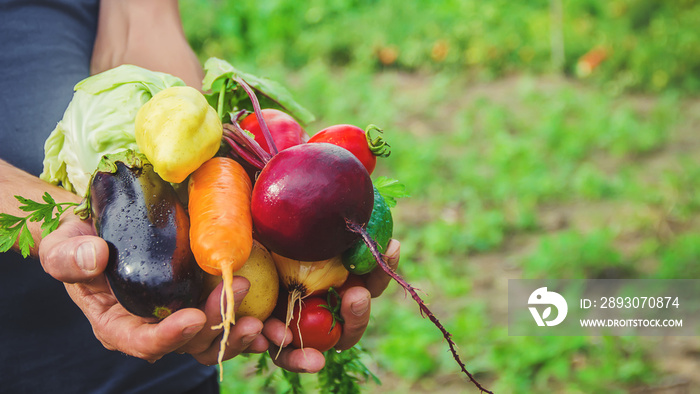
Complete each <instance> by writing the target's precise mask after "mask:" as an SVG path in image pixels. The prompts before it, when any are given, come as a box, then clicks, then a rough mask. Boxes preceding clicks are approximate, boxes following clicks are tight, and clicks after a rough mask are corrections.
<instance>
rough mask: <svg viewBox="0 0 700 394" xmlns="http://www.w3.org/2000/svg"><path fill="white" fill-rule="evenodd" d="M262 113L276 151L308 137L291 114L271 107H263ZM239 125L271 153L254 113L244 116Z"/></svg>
mask: <svg viewBox="0 0 700 394" xmlns="http://www.w3.org/2000/svg"><path fill="white" fill-rule="evenodd" d="M262 115H263V119H265V124H266V125H267V128H268V129H270V134H272V139H273V140H274V141H275V146H277V150H278V151H281V150H283V149H287V148H289V147H291V146H294V145H299V144H301V143H303V142H304V141H305V140H306V138H308V136H307V135H306V132H305V131H304V129H303V128H302V127H301V125H299V123H297V121H296V120H294V118H293V117H292V116H291V115H288V114H286V113H284V112H282V111H280V110H277V109H273V108H265V109H263V110H262ZM240 125H241V128H243V129H244V130H248V131H250V132H251V133H253V135H254V136H255V141H256V142H257V143H258V144H260V147H261V148H263V149H265V151H267V153H272V152H271V151H270V147H269V146H268V145H267V141H266V140H265V136H263V132H262V129H261V128H260V124H259V123H258V118H257V116H255V113H252V114H250V115H248V116H246V117H245V118H244V119H243V120H242V121H241V122H240Z"/></svg>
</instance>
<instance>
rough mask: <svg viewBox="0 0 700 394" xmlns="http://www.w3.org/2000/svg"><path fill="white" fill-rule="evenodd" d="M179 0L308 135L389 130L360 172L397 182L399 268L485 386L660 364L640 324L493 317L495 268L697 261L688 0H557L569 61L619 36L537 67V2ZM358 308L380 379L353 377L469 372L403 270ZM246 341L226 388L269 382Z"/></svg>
mask: <svg viewBox="0 0 700 394" xmlns="http://www.w3.org/2000/svg"><path fill="white" fill-rule="evenodd" d="M181 4H182V7H183V9H184V12H183V17H184V18H185V26H186V30H187V33H188V37H189V38H190V39H191V41H192V42H193V44H194V46H195V48H196V49H197V51H198V53H199V54H200V56H201V58H202V59H206V58H207V57H209V56H219V57H222V58H224V59H226V60H229V61H230V62H232V63H233V64H234V65H237V66H239V67H241V68H242V69H243V70H245V71H249V72H251V73H254V74H257V75H264V76H268V77H270V78H272V79H275V80H278V81H280V82H282V83H283V84H284V85H286V86H287V87H288V88H289V89H290V91H292V92H293V94H294V96H295V98H296V99H297V100H298V101H299V102H301V103H302V104H303V105H305V106H306V107H307V108H309V109H310V110H311V111H312V112H313V113H315V114H316V115H317V119H318V120H317V121H316V122H314V123H313V124H309V125H306V130H307V132H308V133H309V134H313V133H314V132H316V131H317V130H320V129H321V128H323V127H325V126H327V125H330V124H333V123H353V124H357V125H358V126H362V127H364V126H366V125H368V124H370V123H373V124H377V125H379V126H381V127H383V128H384V129H385V136H386V138H387V139H388V141H389V143H390V144H391V147H392V154H391V156H390V157H389V158H387V159H381V160H380V162H379V163H378V169H377V172H376V174H377V175H378V176H379V175H386V176H389V177H392V178H396V179H399V180H400V181H401V182H403V183H404V184H405V185H406V188H407V191H408V193H409V194H410V195H411V197H410V198H406V199H402V200H400V201H399V203H398V205H397V207H396V208H395V210H394V217H395V237H396V238H398V239H400V240H401V242H402V249H401V250H402V255H401V267H400V270H401V273H402V274H403V275H404V276H405V277H406V278H407V279H408V280H409V281H410V282H412V283H413V284H414V285H415V286H416V287H418V288H419V289H421V290H422V292H423V293H422V294H423V295H424V296H425V299H426V301H428V303H429V305H430V307H431V308H433V309H434V312H435V313H436V315H437V316H438V317H439V318H440V319H441V321H443V323H444V324H445V326H446V327H447V328H448V329H450V330H451V331H452V333H453V335H454V339H455V341H456V343H457V344H458V345H459V347H460V351H461V353H462V355H463V357H464V360H465V362H466V365H467V367H468V369H470V371H472V372H475V373H477V377H478V378H479V379H480V380H483V381H484V383H485V384H486V386H487V387H489V388H493V389H495V390H497V392H506V393H509V392H513V393H517V392H567V393H576V392H581V393H587V392H626V391H627V390H629V389H631V388H635V387H643V386H645V385H651V386H653V385H655V384H659V383H660V382H663V381H665V380H666V379H667V378H668V377H669V376H671V377H673V374H672V373H670V372H668V371H664V370H662V369H661V367H660V365H659V364H658V363H657V361H656V360H655V355H656V354H658V349H657V348H656V347H655V346H657V343H656V342H652V341H649V340H647V339H645V338H634V337H624V338H610V337H509V336H508V335H507V327H506V320H505V317H504V311H503V310H502V307H503V306H502V305H500V304H499V302H500V301H502V300H503V299H504V297H506V294H505V291H506V287H505V284H504V282H505V281H506V279H507V278H547V277H550V278H561V279H573V278H598V277H624V278H643V277H658V278H699V277H700V271H699V270H698V269H697V267H696V266H697V261H698V258H699V257H700V248H699V247H698V246H697V245H700V226H698V221H697V218H698V215H699V214H700V197H698V196H700V193H698V191H699V190H698V187H700V165H698V164H700V163H698V160H697V157H699V156H698V153H700V152H698V151H699V150H700V146H695V144H693V143H692V141H693V137H692V134H693V130H694V129H693V125H694V124H695V125H696V124H697V122H698V120H699V119H698V118H699V116H698V115H697V114H695V112H693V110H692V108H693V106H692V104H693V103H694V99H692V98H689V97H688V96H685V95H683V94H679V93H678V92H686V93H687V92H695V91H697V89H698V88H700V86H699V85H698V79H697V78H698V77H697V76H698V75H699V74H698V72H697V70H698V67H699V64H700V53H698V52H697V48H700V45H698V44H699V43H700V34H699V33H698V30H697V29H695V22H693V21H694V20H698V19H697V18H698V17H700V15H699V14H698V12H700V11H699V8H700V7H698V5H697V4H696V2H693V1H688V0H681V1H676V2H655V1H651V0H616V1H610V2H598V1H592V0H588V1H584V0H578V1H571V2H566V9H565V24H564V26H565V31H564V34H565V38H566V44H567V45H566V64H565V68H566V70H565V71H566V72H567V73H568V74H571V73H572V72H573V69H574V67H575V63H576V60H577V59H578V57H579V56H580V55H582V54H583V53H585V52H586V51H587V50H588V49H590V48H591V47H593V46H595V45H598V44H605V45H608V46H611V47H613V48H614V52H613V55H611V57H610V58H609V59H608V60H607V61H606V62H604V63H603V65H602V66H601V69H599V70H598V71H597V72H596V73H594V75H592V76H591V77H590V78H589V79H588V80H586V81H580V80H574V79H573V78H570V77H569V78H565V77H562V76H561V75H555V76H552V75H551V74H549V71H551V64H550V52H549V51H550V47H549V38H550V31H549V28H548V26H549V25H548V21H549V2H546V1H535V2H520V3H517V2H516V3H513V2H504V1H478V2H477V1H446V2H428V1H416V2H415V4H416V5H419V6H420V7H410V6H406V5H405V3H400V4H399V3H397V2H396V1H393V0H389V1H382V2H378V1H370V0H360V1H335V2H330V3H329V2H319V1H311V2H308V3H306V4H305V5H304V6H301V5H299V4H298V3H293V2H289V1H283V0H280V1H275V2H266V3H264V4H262V3H261V4H260V5H257V4H254V3H250V2H248V3H245V2H243V3H242V2H227V1H219V2H196V1H194V0H187V1H183V2H182V3H181ZM392 13H393V14H392ZM397 13H398V14H397ZM477 16H478V17H477ZM693 18H695V19H693ZM445 26H446V27H445ZM689 26H690V27H691V28H689ZM338 31H343V32H344V34H337V32H338ZM443 41H444V43H446V44H445V45H447V48H449V50H448V51H447V54H446V55H445V57H444V58H442V59H441V60H440V61H436V60H435V59H436V58H437V57H436V55H435V54H433V50H434V48H435V45H436V43H441V42H443ZM382 48H383V49H387V48H388V49H391V50H395V51H396V52H397V53H398V57H397V58H396V59H395V61H394V62H393V63H391V64H389V65H383V64H381V62H380V61H379V58H378V53H379V52H378V50H380V49H382ZM431 54H432V55H431ZM694 70H695V71H694ZM513 74H514V75H513ZM543 74H544V75H543ZM670 88H673V89H670ZM630 89H632V90H637V91H646V92H647V94H645V95H639V94H630ZM499 308H501V309H499ZM372 310H373V313H372V320H371V322H370V327H369V328H368V331H367V333H366V334H365V337H364V338H363V340H362V343H363V344H364V346H365V348H366V349H368V350H369V352H370V355H369V358H368V360H367V361H368V364H369V365H370V366H371V368H372V370H373V371H374V372H375V373H377V375H379V377H380V378H381V379H382V380H383V381H384V382H385V383H384V385H382V386H376V385H374V384H373V383H368V384H367V390H368V391H370V392H406V391H407V390H410V391H411V392H434V391H436V390H438V389H442V388H443V387H442V386H443V385H445V383H444V382H446V381H447V382H451V383H449V384H447V388H444V390H446V391H445V392H450V391H447V390H448V389H449V390H452V391H451V392H454V390H459V391H462V392H471V390H473V387H472V386H471V385H470V384H469V383H468V382H466V380H463V379H462V377H460V376H459V370H458V367H457V366H456V364H454V362H453V361H452V360H451V358H450V355H449V353H448V352H447V350H446V343H445V342H444V340H443V339H442V337H441V335H440V334H439V332H438V331H437V330H436V329H435V328H434V327H433V326H432V325H431V323H430V322H429V321H427V320H425V319H421V318H420V317H419V312H418V309H417V307H416V305H415V303H414V302H413V301H412V300H411V299H410V297H405V295H404V293H403V292H402V291H400V290H399V289H398V286H395V285H392V286H391V287H390V288H389V290H388V291H387V293H386V294H385V295H383V296H382V297H380V298H379V299H377V300H375V301H374V302H373V305H372ZM255 359H256V358H255V357H254V358H253V361H251V360H247V359H242V358H237V359H234V360H231V361H229V362H227V363H226V378H225V380H224V383H223V387H224V392H227V393H232V392H241V391H262V390H263V388H262V387H263V385H264V378H262V377H260V376H256V374H255V373H254V371H253V369H252V366H254V360H255ZM303 379H304V381H305V382H306V383H307V384H308V387H310V388H313V387H315V386H314V384H315V379H314V377H313V376H304V377H303ZM286 389H288V387H287V386H285V384H284V383H283V382H282V381H281V380H275V383H274V384H273V387H272V388H269V389H267V390H268V391H267V392H284V391H285V390H286ZM311 391H313V390H311Z"/></svg>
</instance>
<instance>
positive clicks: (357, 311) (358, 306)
mask: <svg viewBox="0 0 700 394" xmlns="http://www.w3.org/2000/svg"><path fill="white" fill-rule="evenodd" d="M368 309H369V298H363V299H362V300H360V301H355V302H353V303H352V305H350V311H351V312H352V314H353V315H355V316H362V315H364V314H365V313H367V310H368Z"/></svg>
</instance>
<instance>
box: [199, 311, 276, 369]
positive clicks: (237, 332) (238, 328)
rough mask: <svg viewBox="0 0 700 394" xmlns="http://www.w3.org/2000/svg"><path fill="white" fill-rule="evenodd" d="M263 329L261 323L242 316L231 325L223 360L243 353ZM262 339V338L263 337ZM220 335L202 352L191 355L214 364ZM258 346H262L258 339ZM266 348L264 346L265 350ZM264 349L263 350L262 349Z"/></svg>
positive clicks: (206, 363) (252, 318)
mask: <svg viewBox="0 0 700 394" xmlns="http://www.w3.org/2000/svg"><path fill="white" fill-rule="evenodd" d="M262 329H263V323H262V322H261V321H260V320H258V319H256V318H254V317H250V316H246V317H242V318H240V319H238V321H236V324H234V325H233V326H231V332H230V334H229V337H228V341H227V342H226V346H225V349H224V356H223V360H224V361H225V360H229V359H231V358H233V357H236V356H237V355H239V354H241V353H243V352H244V351H245V350H246V349H247V348H248V347H249V346H250V345H251V344H252V343H253V342H255V341H256V339H257V338H259V337H260V333H261V332H262ZM263 339H264V338H263ZM220 340H221V335H219V336H217V337H216V338H215V341H213V343H212V345H211V346H210V347H209V348H208V349H207V350H205V351H204V352H202V353H199V354H193V355H192V356H193V357H194V358H195V359H196V360H197V361H199V362H200V363H202V364H204V365H214V364H216V363H217V362H218V358H219V352H220V350H221V343H220ZM257 346H258V347H260V346H262V344H261V342H260V341H259V340H258V345H257ZM266 349H267V348H265V350H266ZM263 351H264V350H263Z"/></svg>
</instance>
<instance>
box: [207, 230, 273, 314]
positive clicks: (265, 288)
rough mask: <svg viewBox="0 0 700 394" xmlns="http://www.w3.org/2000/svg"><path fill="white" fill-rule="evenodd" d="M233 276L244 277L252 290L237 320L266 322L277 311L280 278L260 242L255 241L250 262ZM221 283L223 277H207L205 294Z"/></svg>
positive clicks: (244, 300)
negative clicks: (251, 319)
mask: <svg viewBox="0 0 700 394" xmlns="http://www.w3.org/2000/svg"><path fill="white" fill-rule="evenodd" d="M233 274H234V275H236V276H242V277H244V278H246V279H248V281H249V282H250V290H248V294H247V295H246V296H245V298H244V299H243V302H242V303H241V305H239V306H238V311H237V312H236V319H239V318H241V317H243V316H253V317H255V318H258V319H260V320H261V321H265V319H267V318H268V317H270V315H271V314H272V311H273V310H274V309H275V304H276V303H277V296H278V294H279V277H278V275H277V268H276V267H275V262H274V261H273V260H272V256H270V252H268V251H267V249H265V247H264V246H262V244H260V243H259V242H258V241H253V250H252V251H251V252H250V257H248V261H246V262H245V264H243V267H241V269H239V270H238V271H236V272H234V273H233ZM220 282H221V277H219V276H212V275H207V276H206V278H205V288H206V290H205V293H206V294H209V293H211V291H212V290H214V288H216V286H217V285H218V284H219V283H220Z"/></svg>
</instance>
